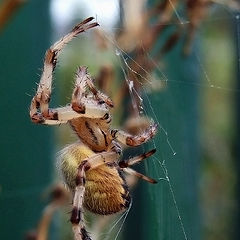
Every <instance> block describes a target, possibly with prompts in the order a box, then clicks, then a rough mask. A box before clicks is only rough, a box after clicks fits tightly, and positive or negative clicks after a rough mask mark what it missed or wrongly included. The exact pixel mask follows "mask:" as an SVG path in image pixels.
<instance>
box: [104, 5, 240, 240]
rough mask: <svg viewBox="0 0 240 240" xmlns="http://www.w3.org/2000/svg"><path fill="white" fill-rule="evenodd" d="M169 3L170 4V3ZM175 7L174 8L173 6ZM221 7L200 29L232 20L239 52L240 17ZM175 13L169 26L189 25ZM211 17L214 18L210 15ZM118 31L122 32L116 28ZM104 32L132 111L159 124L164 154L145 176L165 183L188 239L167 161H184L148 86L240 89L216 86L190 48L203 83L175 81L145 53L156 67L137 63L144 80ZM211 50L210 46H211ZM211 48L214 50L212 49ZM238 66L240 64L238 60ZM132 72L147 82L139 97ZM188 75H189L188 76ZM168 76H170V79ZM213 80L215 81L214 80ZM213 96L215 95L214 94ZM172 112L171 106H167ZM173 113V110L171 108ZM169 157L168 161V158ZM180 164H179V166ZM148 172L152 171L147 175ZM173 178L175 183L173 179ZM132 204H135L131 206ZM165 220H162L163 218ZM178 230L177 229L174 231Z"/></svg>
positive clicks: (220, 90)
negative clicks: (221, 12)
mask: <svg viewBox="0 0 240 240" xmlns="http://www.w3.org/2000/svg"><path fill="white" fill-rule="evenodd" d="M169 1H171V0H169ZM172 6H173V7H174V5H172ZM220 7H222V8H224V9H225V13H227V14H225V17H215V16H214V17H212V16H211V14H210V16H208V18H207V19H206V20H204V21H203V23H202V25H203V26H204V25H206V24H211V23H216V22H220V21H225V20H227V21H228V20H235V21H236V26H237V31H236V32H237V41H238V51H240V49H239V48H240V43H239V37H240V25H239V22H240V17H239V15H236V14H235V13H233V12H232V11H231V10H229V9H227V8H225V7H224V5H220ZM174 12H175V15H176V17H177V19H178V23H171V25H176V24H181V25H187V24H189V22H188V21H185V20H184V18H183V17H182V16H181V14H180V13H179V12H178V10H177V9H175V8H174ZM213 15H214V14H213ZM118 29H120V30H121V28H118ZM102 30H103V32H104V37H105V39H106V41H108V42H109V43H110V44H111V45H112V46H113V51H114V52H115V57H116V59H117V61H118V63H119V66H120V68H121V72H122V74H123V76H124V81H125V82H126V83H127V85H128V88H129V95H130V98H131V104H132V106H133V109H134V111H135V113H137V114H138V115H139V116H141V115H150V116H152V118H153V120H154V121H155V122H156V123H158V125H159V128H160V131H159V133H158V134H161V138H162V141H163V142H165V144H164V146H165V150H164V152H163V153H162V152H161V150H160V154H158V155H157V156H153V157H152V159H151V160H150V161H146V162H145V170H146V175H150V176H151V174H153V175H154V177H156V178H157V179H158V180H160V183H159V184H162V183H161V181H162V182H163V183H167V186H168V189H169V194H170V196H171V201H172V203H173V205H174V208H175V210H174V211H175V213H176V215H177V218H178V224H179V228H180V229H181V235H182V237H179V238H178V239H184V240H187V239H191V234H189V230H187V229H186V227H185V222H186V221H185V219H184V218H183V215H182V209H181V208H180V207H179V203H178V200H177V199H178V198H177V195H176V193H175V187H174V185H176V184H174V183H175V181H176V179H177V178H176V176H175V175H174V173H173V172H172V170H171V174H169V172H170V171H169V168H168V166H167V165H168V164H167V163H168V162H170V161H173V162H174V161H182V163H181V164H182V165H184V163H185V162H184V161H183V159H179V158H177V156H178V151H177V150H176V148H177V147H176V146H175V144H174V143H173V142H175V141H174V139H175V135H174V134H172V133H173V131H171V134H169V131H170V130H169V129H168V127H165V125H164V124H163V123H162V122H163V121H162V120H161V119H160V117H159V115H158V113H157V110H156V107H155V106H154V105H153V99H152V98H151V96H149V85H150V87H151V85H153V82H154V81H155V79H154V78H155V77H156V76H157V78H158V79H157V80H158V81H160V82H164V84H167V86H166V87H168V86H169V85H174V86H173V88H175V89H177V91H181V87H183V86H186V85H188V86H189V87H190V88H194V89H198V90H202V89H207V91H210V90H211V89H213V90H214V91H217V94H220V95H221V94H231V93H232V92H234V93H237V94H239V91H240V89H236V88H235V87H234V86H233V87H226V86H225V85H224V84H222V85H221V83H219V82H218V81H217V80H216V79H215V78H214V76H213V77H212V76H211V74H210V73H209V71H210V70H209V64H210V63H206V62H207V61H205V60H203V59H206V57H204V56H202V55H200V54H199V53H198V51H196V50H195V49H196V47H193V53H192V57H191V59H195V60H194V62H195V67H197V71H199V72H200V74H201V75H202V79H201V80H200V81H198V82H197V81H181V80H178V79H174V78H173V77H172V75H171V74H167V73H166V72H165V70H163V67H162V66H161V65H160V64H159V63H158V62H156V61H154V59H153V58H152V57H151V54H149V53H148V52H146V56H147V57H148V59H149V60H150V61H152V62H153V63H154V64H155V67H156V68H155V71H154V72H149V71H148V69H145V66H142V65H140V64H139V63H137V62H135V63H136V64H139V67H140V68H141V70H143V71H144V72H145V73H146V75H147V78H146V77H145V76H143V75H141V74H140V73H138V72H136V71H135V70H134V69H132V68H131V67H130V63H131V62H132V61H135V60H134V59H133V58H132V57H131V56H130V54H128V53H127V52H126V51H124V50H123V49H122V48H121V47H120V46H119V45H118V43H117V42H116V41H115V40H114V37H112V36H111V35H110V33H109V32H107V31H106V30H105V29H102ZM112 30H116V28H114V29H113V28H112ZM211 47H212V46H211ZM213 48H214V47H213ZM213 52H215V53H216V49H214V50H213ZM239 63H240V60H239ZM169 68H171V66H169ZM129 72H132V73H134V74H135V75H136V76H137V77H139V78H140V79H143V80H146V81H147V86H146V85H143V84H141V83H140V84H141V90H142V91H141V95H140V94H139V93H138V91H137V90H136V88H135V85H134V82H133V81H131V79H129V78H128V73H129ZM190 74H191V73H190ZM170 75H171V76H170ZM213 79H214V80H213ZM158 94H159V95H161V91H159V93H158ZM215 94H216V93H215ZM160 100H161V99H160V97H159V101H160ZM138 103H140V105H141V106H138ZM170 108H171V106H170ZM173 109H174V108H173ZM150 146H151V147H152V148H157V149H159V148H160V149H161V148H162V146H159V144H158V143H156V140H155V139H152V140H151V141H150V144H149V145H148V147H145V146H144V147H142V152H145V151H147V149H149V148H151V147H150ZM166 151H167V152H168V153H167V154H165V152H166ZM170 155H171V157H168V156H170ZM178 164H179V163H178ZM150 169H152V170H151V171H150ZM183 170H184V166H183ZM175 178H176V179H175ZM149 192H150V194H151V195H152V196H151V197H154V193H153V191H151V190H150V191H149ZM133 204H134V202H133ZM130 209H131V208H129V210H128V211H127V212H125V213H123V215H121V216H120V217H119V219H117V220H116V222H115V223H114V224H113V225H112V227H111V228H110V230H109V231H108V232H107V233H106V238H105V239H109V237H110V236H111V235H110V232H111V231H112V230H113V229H114V228H117V226H118V225H119V223H120V222H121V223H120V226H119V228H118V230H117V232H116V235H115V239H117V238H118V236H119V233H120V231H121V229H122V226H123V224H124V222H125V220H126V218H127V216H128V213H129V211H130ZM163 218H164V216H163ZM176 228H177V227H176ZM104 235H105V234H104ZM161 237H162V238H161V239H163V236H161Z"/></svg>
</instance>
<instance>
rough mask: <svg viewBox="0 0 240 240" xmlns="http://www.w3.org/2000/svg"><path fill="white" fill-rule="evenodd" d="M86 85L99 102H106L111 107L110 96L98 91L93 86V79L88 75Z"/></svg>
mask: <svg viewBox="0 0 240 240" xmlns="http://www.w3.org/2000/svg"><path fill="white" fill-rule="evenodd" d="M87 85H88V87H89V89H90V91H91V92H92V93H93V95H94V96H95V97H96V99H97V101H98V102H99V103H100V104H102V103H106V104H107V105H108V106H109V107H113V101H112V100H111V98H110V97H108V96H107V95H106V94H104V93H102V92H101V91H99V90H98V89H97V88H96V87H95V86H94V84H93V81H92V79H91V78H90V77H88V78H87Z"/></svg>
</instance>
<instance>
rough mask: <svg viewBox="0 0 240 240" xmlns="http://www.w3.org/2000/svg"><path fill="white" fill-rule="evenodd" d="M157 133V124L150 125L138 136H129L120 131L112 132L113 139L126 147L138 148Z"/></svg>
mask: <svg viewBox="0 0 240 240" xmlns="http://www.w3.org/2000/svg"><path fill="white" fill-rule="evenodd" d="M156 133H157V124H152V125H150V127H149V128H147V129H146V130H145V131H144V132H142V133H140V134H138V135H131V134H129V133H126V132H124V131H121V130H116V129H114V130H112V131H111V135H112V137H113V139H116V140H117V141H118V142H120V143H122V144H125V145H127V146H139V145H141V144H143V143H145V142H147V141H148V140H150V139H151V138H152V137H153V136H154V135H155V134H156Z"/></svg>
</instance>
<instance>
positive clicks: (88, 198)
mask: <svg viewBox="0 0 240 240" xmlns="http://www.w3.org/2000/svg"><path fill="white" fill-rule="evenodd" d="M94 154H95V153H94V152H93V151H92V150H91V149H90V148H88V147H87V146H86V145H83V144H81V143H74V144H72V145H70V146H68V147H66V148H64V149H63V150H62V151H61V155H60V168H61V171H62V174H63V178H64V180H65V182H66V184H67V185H68V187H69V188H70V189H72V190H74V189H75V187H76V184H75V179H76V177H77V169H78V166H79V165H80V164H81V163H82V161H83V160H84V159H87V158H89V157H90V156H93V155H94ZM130 201H131V198H130V195H129V191H128V187H127V185H126V182H125V179H124V177H123V175H122V170H121V169H120V168H117V165H116V164H114V163H113V164H105V165H101V166H99V167H97V168H93V169H90V170H89V171H87V172H86V180H85V194H84V200H83V205H84V207H86V208H87V209H88V210H89V211H91V212H93V213H96V214H100V215H108V214H113V213H117V212H120V211H122V210H125V209H127V208H128V206H129V204H130Z"/></svg>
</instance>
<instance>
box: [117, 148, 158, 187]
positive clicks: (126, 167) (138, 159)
mask: <svg viewBox="0 0 240 240" xmlns="http://www.w3.org/2000/svg"><path fill="white" fill-rule="evenodd" d="M155 152H156V149H152V150H151V151H149V152H147V153H143V154H141V155H138V156H136V157H133V158H130V159H128V160H127V161H125V160H121V161H120V162H119V163H118V165H119V167H120V168H122V169H123V171H124V172H126V173H128V174H131V175H134V176H136V177H138V178H142V179H143V180H145V181H147V182H150V183H157V181H156V180H154V179H152V178H150V177H147V176H145V175H143V174H142V173H139V172H137V171H135V170H133V169H132V168H129V166H132V165H134V164H136V163H139V162H141V161H142V160H144V159H145V158H147V157H150V156H152V155H153V154H154V153H155Z"/></svg>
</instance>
